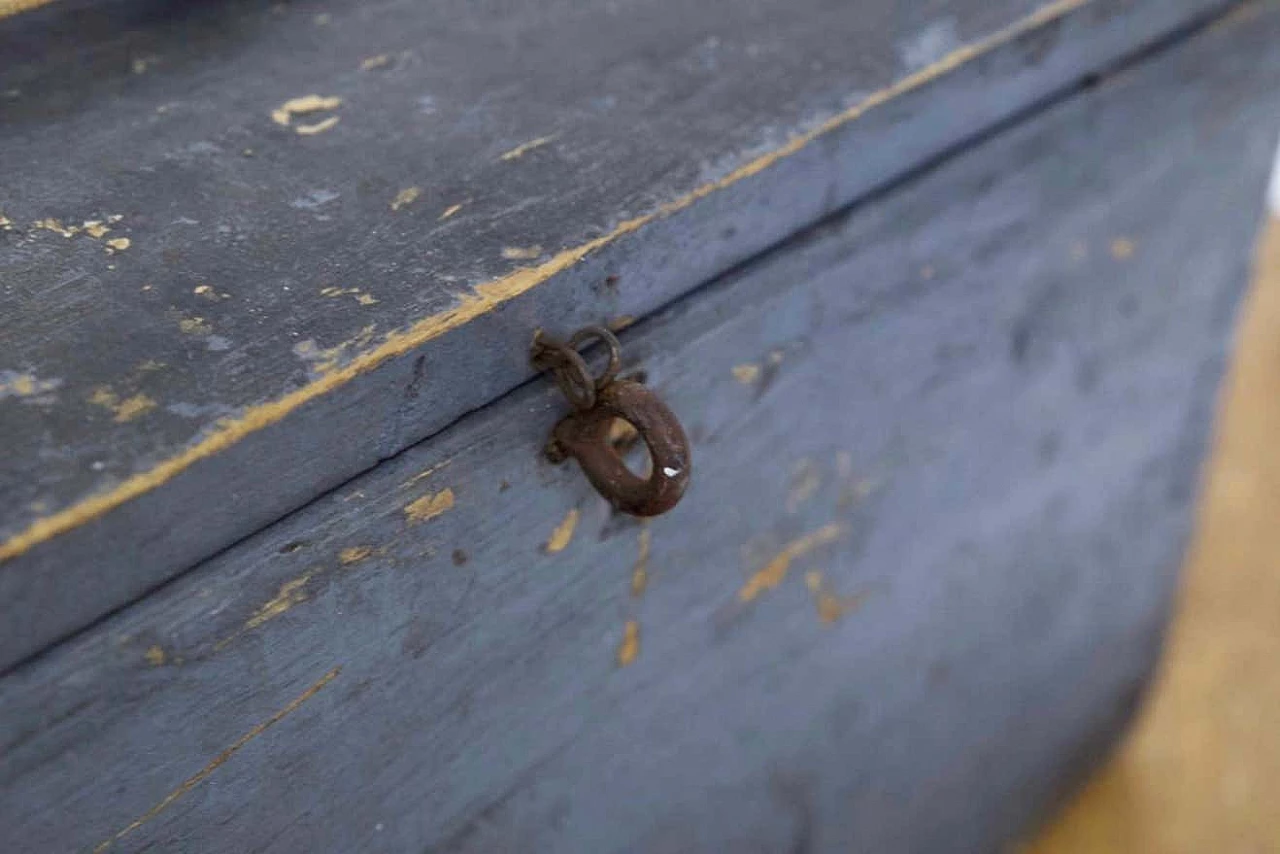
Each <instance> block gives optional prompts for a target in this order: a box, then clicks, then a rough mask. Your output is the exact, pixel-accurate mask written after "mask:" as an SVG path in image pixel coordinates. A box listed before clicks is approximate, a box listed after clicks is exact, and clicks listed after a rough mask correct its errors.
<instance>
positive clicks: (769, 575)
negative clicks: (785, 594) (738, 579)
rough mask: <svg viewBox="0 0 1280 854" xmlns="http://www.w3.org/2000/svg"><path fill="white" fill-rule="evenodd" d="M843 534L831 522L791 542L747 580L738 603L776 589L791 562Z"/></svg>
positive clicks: (837, 525)
mask: <svg viewBox="0 0 1280 854" xmlns="http://www.w3.org/2000/svg"><path fill="white" fill-rule="evenodd" d="M843 532H844V528H843V527H841V526H840V525H839V524H837V523H835V522H832V523H830V524H827V525H823V526H822V527H821V528H819V529H818V530H816V531H812V532H810V533H808V534H805V535H804V536H803V537H800V538H799V539H797V540H793V541H791V542H790V543H788V544H787V546H786V548H784V549H783V550H782V551H780V552H779V553H778V554H777V555H775V556H774V558H773V559H772V560H770V561H769V562H768V563H767V564H765V566H764V568H763V569H761V570H759V571H758V572H756V573H755V574H754V575H752V576H751V577H750V578H749V579H747V583H746V584H745V585H743V587H742V589H741V590H739V591H738V601H740V602H750V601H752V600H754V599H755V598H756V597H757V596H759V595H760V594H761V593H763V592H764V591H766V590H772V589H773V588H775V587H777V586H778V585H779V584H781V583H782V582H783V580H784V579H786V577H787V572H788V571H790V569H791V563H792V561H794V560H796V559H798V558H801V557H804V556H805V555H807V554H809V552H811V551H813V550H814V549H816V548H818V547H819V546H824V545H826V544H828V543H832V542H835V541H836V540H837V539H839V537H840V535H841V534H842V533H843Z"/></svg>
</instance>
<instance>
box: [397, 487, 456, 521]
mask: <svg viewBox="0 0 1280 854" xmlns="http://www.w3.org/2000/svg"><path fill="white" fill-rule="evenodd" d="M452 509H453V490H452V489H450V488H448V487H446V488H445V489H442V490H441V491H439V492H436V493H428V494H427V495H424V496H422V497H421V498H419V499H418V500H416V501H412V502H410V503H409V504H406V505H405V508H404V515H406V516H408V517H409V521H411V522H415V523H416V522H426V521H427V520H428V519H434V518H436V517H437V516H439V515H440V514H441V513H445V512H447V511H449V510H452Z"/></svg>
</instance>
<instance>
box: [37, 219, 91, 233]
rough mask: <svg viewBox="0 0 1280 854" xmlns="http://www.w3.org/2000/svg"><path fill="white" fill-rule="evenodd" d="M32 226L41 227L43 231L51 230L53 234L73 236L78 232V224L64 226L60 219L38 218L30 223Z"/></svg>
mask: <svg viewBox="0 0 1280 854" xmlns="http://www.w3.org/2000/svg"><path fill="white" fill-rule="evenodd" d="M31 227H32V228H38V229H43V230H44V231H52V232H53V233H54V234H61V235H62V236H63V237H75V236H76V235H77V234H79V232H80V228H79V227H78V226H74V225H72V226H65V225H63V224H62V221H61V220H57V219H53V218H51V217H50V218H48V219H38V220H36V221H35V222H33V223H31Z"/></svg>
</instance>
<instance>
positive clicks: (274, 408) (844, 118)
mask: <svg viewBox="0 0 1280 854" xmlns="http://www.w3.org/2000/svg"><path fill="white" fill-rule="evenodd" d="M1091 2H1094V0H1055V2H1052V3H1049V4H1047V5H1045V6H1043V7H1041V8H1040V9H1038V10H1037V11H1035V12H1033V13H1032V14H1030V15H1028V16H1027V17H1025V18H1022V19H1020V20H1018V21H1016V22H1014V23H1013V24H1011V25H1009V26H1007V27H1005V28H1003V29H1001V30H999V31H997V32H995V33H993V34H992V35H990V36H988V37H987V38H984V39H981V40H979V41H977V42H974V43H972V44H969V45H966V46H964V47H961V48H959V49H957V50H955V51H953V52H952V53H950V54H949V55H947V56H945V57H943V58H942V59H940V60H939V61H938V62H935V63H933V64H931V65H928V66H925V67H924V68H921V69H920V70H919V71H916V72H914V73H912V74H909V75H907V76H906V77H903V78H901V79H900V80H898V81H897V82H896V83H893V84H891V85H889V86H887V87H885V88H883V89H881V90H879V91H877V92H873V93H871V94H870V95H868V96H867V97H865V98H863V99H862V100H861V101H860V102H858V103H857V104H855V105H853V106H851V107H849V108H848V109H846V110H843V111H841V112H839V113H837V114H836V115H834V116H832V117H831V118H829V119H827V120H826V121H824V122H822V123H821V124H819V125H817V126H816V127H814V128H813V129H811V130H809V131H806V132H805V133H802V134H798V135H796V136H795V137H792V138H791V139H790V140H788V141H787V142H786V143H784V144H783V145H781V146H779V147H778V148H775V149H774V150H772V151H769V152H766V153H764V154H762V155H760V156H759V157H757V158H755V159H754V160H751V161H749V162H747V163H745V164H743V165H742V166H739V167H738V168H736V169H734V170H732V171H731V172H729V173H728V174H727V175H725V176H723V177H722V178H719V179H717V180H715V181H711V182H708V183H706V184H703V185H701V186H699V187H696V188H695V189H693V190H691V191H690V192H688V193H685V194H684V195H682V196H678V197H677V198H675V199H673V200H671V201H669V202H666V203H665V204H661V205H659V206H657V207H656V208H655V209H654V210H652V211H651V212H650V213H647V214H643V215H641V216H637V217H633V218H631V219H626V220H623V221H621V222H619V223H617V224H616V225H615V226H614V227H613V228H612V229H611V230H610V231H608V232H606V233H605V234H602V235H600V236H599V237H596V238H594V239H592V240H589V241H587V242H585V243H582V244H580V245H578V246H574V247H571V248H568V249H564V250H562V251H560V252H557V253H555V254H554V255H552V256H551V257H550V258H548V259H547V260H546V261H544V262H542V263H541V264H538V265H537V266H536V267H521V268H518V269H515V270H512V271H511V272H510V273H508V274H507V275H505V276H501V277H499V278H497V279H494V280H492V281H489V282H485V283H483V284H480V285H477V286H476V287H474V288H473V289H472V291H471V292H470V293H468V294H464V295H462V296H461V297H460V298H459V300H458V302H457V303H456V304H455V305H454V306H453V307H451V308H448V309H445V310H443V311H441V312H438V313H435V314H432V315H429V316H427V317H424V318H421V319H420V320H417V321H416V322H414V323H412V324H410V325H409V326H408V327H407V328H405V329H402V330H395V331H391V332H388V333H386V336H385V338H384V340H383V341H382V343H381V344H379V345H378V346H376V347H374V348H373V349H372V350H369V351H367V352H364V353H361V354H360V355H359V356H357V357H355V358H353V359H351V361H350V363H349V364H347V365H346V366H345V367H344V368H343V369H342V370H340V371H332V372H328V373H326V374H325V375H323V376H321V377H318V378H316V379H314V380H312V381H311V382H309V383H307V384H306V385H304V386H302V387H301V388H298V389H295V390H294V391H291V392H289V393H288V394H285V395H282V396H281V397H279V398H277V399H275V400H271V401H268V402H266V403H260V404H256V405H253V406H248V407H245V409H244V410H243V411H242V413H241V414H240V415H239V416H238V417H236V418H225V419H221V420H219V421H218V422H216V424H215V425H214V428H213V429H212V430H210V431H209V432H208V433H207V434H206V435H205V436H204V437H203V438H201V439H200V440H198V441H196V442H193V443H192V444H191V445H189V446H187V447H186V448H184V449H183V450H182V451H180V452H179V453H177V454H175V455H174V456H172V457H170V458H168V459H166V460H164V461H162V462H160V463H158V464H157V465H155V466H153V467H152V468H150V469H147V470H145V471H142V472H139V473H137V474H135V475H133V476H131V477H128V478H126V479H125V480H124V481H122V482H121V483H119V484H117V485H116V486H115V487H113V488H112V489H109V490H107V491H104V492H101V493H98V494H96V495H92V496H89V497H87V498H85V499H83V500H81V501H78V502H76V503H75V504H72V505H71V506H69V507H67V508H65V509H63V510H61V511H58V512H56V513H53V514H51V515H49V516H45V517H42V518H40V519H36V520H33V521H32V522H31V523H30V524H28V525H27V526H26V527H25V528H24V529H23V530H21V531H19V532H18V533H17V534H14V535H13V536H11V537H9V538H8V539H6V540H5V541H4V542H3V543H2V544H0V561H4V560H9V559H11V558H14V557H17V556H18V555H21V554H25V553H26V552H28V551H30V550H31V549H32V548H34V547H35V546H37V545H39V544H40V543H43V542H47V541H48V540H51V539H53V538H54V537H57V536H58V535H60V534H63V533H66V532H67V531H70V530H73V529H75V528H77V527H79V526H80V525H83V524H85V523H87V522H90V521H92V520H94V519H97V518H99V517H100V516H103V515H104V514H106V513H109V512H110V511H112V510H114V509H116V508H117V507H120V506H121V505H123V504H125V503H126V502H128V501H130V500H132V499H134V498H137V497H138V496H140V495H143V494H145V493H147V492H150V491H151V490H153V489H155V488H157V487H159V486H160V485H162V484H164V483H167V482H168V481H169V480H171V479H172V478H174V477H175V476H177V475H178V474H180V473H182V472H184V471H186V470H187V469H188V468H190V467H191V466H193V465H195V464H196V463H198V462H200V461H201V460H204V459H207V458H209V457H212V456H214V455H216V454H218V453H220V452H222V451H224V450H226V449H227V448H229V447H231V446H232V445H234V444H236V443H238V442H239V441H241V440H242V439H244V438H246V437H247V436H250V435H252V434H253V433H256V432H257V431H259V430H262V429H264V428H266V427H269V426H271V425H273V424H276V423H278V422H279V421H281V420H282V419H284V418H285V417H286V416H288V415H289V414H290V413H291V412H293V411H294V410H296V409H298V408H299V407H301V406H304V405H306V404H307V403H309V402H311V401H313V400H315V399H316V398H319V397H322V396H324V395H326V394H328V393H329V392H331V391H333V390H335V389H337V388H339V387H341V386H344V385H346V384H347V383H348V382H351V381H352V380H354V379H355V378H356V377H359V376H361V375H363V374H365V373H367V372H369V371H371V370H373V369H375V368H377V367H378V366H380V365H381V364H382V363H384V362H386V361H388V360H389V359H393V358H396V357H398V356H401V355H404V354H405V353H408V352H412V351H413V350H415V349H417V348H419V347H421V346H423V345H424V344H426V343H427V342H429V341H433V340H435V339H436V338H439V337H440V336H442V335H444V334H446V333H447V332H449V331H450V330H453V329H457V328H458V327H460V326H464V325H465V324H467V323H470V322H471V321H473V320H475V319H476V318H478V317H481V316H483V315H485V314H488V313H489V312H491V311H493V310H495V309H497V308H498V307H499V306H502V305H505V304H506V303H508V302H510V301H511V300H513V299H516V298H517V297H519V296H521V295H523V294H525V293H527V292H529V291H530V290H532V289H533V288H535V287H537V286H538V285H540V284H542V283H543V282H545V281H547V280H548V279H550V278H552V277H553V276H556V275H558V274H559V273H561V272H563V271H565V270H567V269H569V268H571V267H573V266H575V265H576V264H578V263H579V262H580V261H581V260H582V259H584V258H586V257H587V256H589V255H591V254H592V253H594V252H596V251H597V250H599V249H602V248H604V247H605V246H609V245H611V244H613V243H616V242H617V241H618V240H620V239H621V238H623V237H626V236H627V235H629V234H633V233H635V232H637V231H639V230H640V229H641V228H643V227H644V226H646V225H648V224H649V223H651V222H654V221H657V220H660V219H664V218H666V217H669V216H671V215H672V214H675V213H678V212H680V211H682V210H685V209H686V208H688V207H690V206H692V205H694V204H696V203H697V202H699V201H700V200H702V199H704V198H706V197H708V196H710V195H712V194H714V193H717V192H720V191H721V190H724V189H726V188H728V187H732V186H734V185H736V184H738V183H740V182H741V181H743V180H745V179H747V178H750V177H752V176H754V175H756V174H758V173H760V172H763V171H764V170H765V169H768V168H769V167H771V166H772V165H774V164H775V163H778V162H779V161H782V160H784V159H786V158H788V157H791V156H792V155H794V154H796V153H797V152H799V151H801V150H803V149H805V148H807V147H808V146H809V145H810V144H812V143H813V142H814V141H815V140H818V139H820V138H822V137H824V136H826V135H827V134H829V133H831V132H832V131H834V130H836V129H838V128H841V127H843V126H844V125H846V124H849V123H850V122H852V121H855V120H856V119H858V118H860V117H862V116H863V115H865V114H866V113H868V112H870V111H871V110H874V109H876V108H878V107H881V106H883V105H885V104H887V103H889V102H890V101H893V100H894V99H896V98H899V97H901V96H903V95H905V94H907V93H909V92H912V91H915V90H916V89H919V88H921V87H923V86H925V85H927V84H928V83H930V82H932V81H934V80H936V79H938V78H939V77H941V76H943V75H945V74H948V73H950V72H952V71H954V70H956V69H958V68H960V67H962V66H964V65H965V64H967V63H969V62H972V61H973V60H975V59H977V58H979V57H981V56H984V55H985V54H987V53H989V52H991V51H992V50H994V49H996V48H998V47H1001V46H1003V45H1005V44H1008V43H1009V42H1011V41H1013V40H1015V39H1017V38H1020V37H1021V36H1023V35H1025V34H1027V33H1030V32H1034V31H1035V30H1037V29H1039V28H1040V27H1042V26H1046V25H1048V24H1050V23H1052V22H1054V21H1055V20H1057V19H1059V18H1062V17H1063V16H1065V15H1067V14H1068V13H1070V12H1072V11H1074V10H1076V9H1079V8H1082V7H1084V6H1087V5H1088V4H1089V3H1091ZM316 97H318V96H316ZM285 115H286V117H287V115H288V113H286V114H285ZM273 118H274V116H273Z"/></svg>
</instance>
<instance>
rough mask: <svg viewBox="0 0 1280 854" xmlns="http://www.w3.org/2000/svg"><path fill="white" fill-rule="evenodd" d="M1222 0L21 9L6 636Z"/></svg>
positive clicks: (6, 118)
mask: <svg viewBox="0 0 1280 854" xmlns="http://www.w3.org/2000/svg"><path fill="white" fill-rule="evenodd" d="M1222 5H1223V4H1222V3H1221V2H1217V0H1162V2H1159V3H1155V2H1145V3H1132V2H1121V0H1093V2H1087V0H1054V2H1047V3H1043V4H1034V3H1030V2H1027V0H1000V2H989V0H983V2H977V0H965V2H962V3H956V4H954V5H953V6H951V7H949V8H948V9H947V11H946V12H945V13H944V14H940V13H939V12H938V10H937V9H936V8H935V7H933V6H929V5H924V6H919V5H907V6H904V5H903V4H898V3H892V2H889V0H879V2H878V3H876V4H872V5H868V4H857V5H850V4H835V5H833V4H830V3H827V2H824V0H802V2H799V3H796V2H792V0H785V2H784V0H769V2H765V3H751V4H743V3H738V2H732V1H731V0H718V2H710V3H699V4H692V5H691V4H688V3H683V2H678V0H648V2H639V0H631V2H621V3H620V2H612V1H611V2H604V0H597V1H596V2H591V3H585V4H584V3H573V4H569V3H563V2H559V1H558V0H544V2H542V3H539V4H528V3H526V4H517V6H516V7H514V8H515V11H514V12H513V8H512V7H511V4H507V3H470V2H468V3H460V2H451V3H416V4H406V3H401V2H393V0H375V2H369V3H362V4H360V5H359V6H352V5H350V4H348V3H342V2H339V0H324V2H320V3H312V4H308V5H306V6H305V7H303V6H297V5H282V4H276V3H268V2H266V0H240V2H232V3H198V4H176V5H175V4H170V3H162V2H158V0H115V2H110V3H87V2H67V3H64V4H53V5H51V6H49V7H47V8H44V9H38V10H34V11H32V12H30V13H28V14H25V15H22V16H18V17H14V18H11V19H5V20H4V21H3V22H0V55H3V56H5V58H6V61H5V65H4V67H3V68H2V69H0V93H3V97H2V98H0V172H2V173H3V174H5V175H11V176H21V179H20V180H17V181H13V182H10V183H9V184H8V185H7V186H6V187H5V195H4V198H3V200H0V201H2V203H3V209H2V214H3V216H4V217H5V218H6V221H7V230H4V231H0V279H2V280H3V282H4V287H3V289H0V339H3V340H5V341H6V342H10V343H9V346H8V347H7V348H6V351H5V353H4V359H3V362H4V363H3V364H0V382H3V383H4V384H5V385H4V386H3V388H4V390H5V391H4V397H3V399H0V434H2V435H4V436H5V438H6V441H7V442H8V443H9V447H10V448H11V451H10V452H9V453H7V454H5V455H4V456H3V457H2V458H0V489H2V490H3V492H2V495H0V497H3V501H0V533H2V535H3V536H4V540H3V542H2V543H0V668H4V667H7V666H11V665H12V664H14V662H16V661H18V660H20V659H21V658H22V657H23V656H25V655H29V654H31V653H34V652H35V651H36V650H38V649H40V648H42V647H43V646H44V645H46V644H47V643H49V642H50V641H52V640H53V639H55V638H57V637H61V636H64V635H66V634H67V633H68V632H71V631H74V630H75V629H77V628H79V627H81V626H83V625H85V624H86V623H87V622H88V621H90V620H92V619H95V618H96V617H98V616H100V615H102V614H103V613H106V612H108V611H110V610H111V609H113V608H116V607H120V606H122V605H123V604H125V603H127V602H129V601H132V600H133V599H135V598H136V597H137V596H139V595H141V594H142V593H144V592H145V591H147V590H150V589H152V588H153V587H154V586H155V585H157V584H159V583H161V582H162V581H164V580H165V579H167V578H170V577H172V576H173V575H175V574H176V573H179V572H182V571H184V570H186V569H188V568H189V567H190V566H192V565H193V564H194V563H195V562H196V561H198V560H199V559H201V558H203V557H205V556H207V555H209V554H211V553H213V552H215V551H217V550H218V549H220V548H223V547H225V546H227V545H228V544H229V543H231V542H234V541H235V540H237V539H239V538H241V537H243V536H245V535H247V534H249V533H251V532H252V531H254V530H257V529H258V528H260V527H261V526H263V525H265V524H267V523H269V522H270V521H272V520H274V519H277V518H279V517H280V516H281V515H282V514H284V513H286V512H288V511H289V510H291V509H294V508H296V507H298V506H301V505H302V504H304V503H306V502H307V501H309V500H311V499H312V498H314V497H315V496H316V495H318V494H321V493H322V492H323V491H324V490H326V489H329V488H332V487H334V486H336V485H337V484H339V483H342V482H344V481H346V480H347V479H349V478H351V477H353V476H355V475H356V474H358V473H359V472H361V471H363V470H366V469H368V468H369V467H371V466H373V465H375V464H376V463H377V462H378V461H379V460H381V459H385V458H386V457H388V456H390V455H391V454H394V453H396V452H398V451H399V450H401V449H403V448H404V447H406V446H408V445H409V444H411V443H413V442H415V441H418V440H420V439H422V438H424V437H426V436H428V435H431V434H433V433H435V432H436V431H438V430H440V429H441V428H442V427H444V426H445V425H447V424H449V423H451V422H452V421H454V420H455V419H456V418H457V417H458V416H459V415H461V414H462V413H464V412H467V411H469V410H471V409H474V408H476V407H478V406H481V405H484V404H485V403H487V402H489V401H491V400H493V399H494V398H495V397H496V396H497V395H500V394H502V393H504V392H506V391H508V390H510V389H511V388H513V387H514V386H515V385H517V384H518V383H520V382H523V381H525V380H527V379H528V377H529V368H528V365H527V360H526V348H527V344H528V341H529V340H530V337H531V336H532V334H533V331H534V330H535V328H537V327H538V326H540V325H548V324H553V325H556V326H561V327H563V328H564V329H569V328H573V327H575V326H578V325H581V324H582V323H584V322H588V321H590V322H598V321H601V320H606V321H607V320H611V319H614V318H616V317H620V316H629V317H641V316H645V315H646V314H649V313H651V312H652V311H654V310H655V309H656V308H658V307H659V306H661V305H663V304H665V303H666V302H668V301H670V300H671V299H672V298H674V297H676V296H677V295H679V294H681V293H684V292H686V291H688V290H689V289H690V288H692V287H694V286H696V285H697V284H699V283H701V282H704V281H706V280H707V279H709V278H710V277H712V276H714V275H716V274H718V273H720V272H722V271H724V270H725V269H727V268H729V267H731V266H732V265H734V264H736V263H739V262H741V261H742V260H744V259H746V258H748V257H750V256H752V255H753V254H755V253H757V252H760V251H762V250H763V249H765V248H767V247H768V246H770V245H772V244H773V243H775V242H776V241H778V240H781V239H784V238H786V237H788V236H789V235H791V234H793V233H794V232H795V231H796V229H798V228H800V227H802V226H803V225H805V224H807V223H811V222H813V221H814V220H816V219H818V218H820V217H821V216H823V215H826V214H829V213H831V212H832V211H834V210H836V209H838V208H839V207H841V206H842V205H845V204H847V203H849V202H850V201H852V200H853V199H855V198H857V197H859V196H861V195H863V194H865V193H866V192H868V191H869V190H870V189H872V188H874V187H877V186H880V185H882V184H884V183H885V182H887V181H890V180H892V178H893V177H894V176H895V175H899V174H901V173H903V172H904V171H905V170H908V169H910V168H912V167H915V166H918V165H919V164H920V163H921V162H923V161H925V160H927V159H928V158H930V157H933V156H936V155H937V154H939V153H940V152H942V151H944V150H946V149H947V148H948V147H950V146H953V145H956V144H958V143H960V142H961V141H963V140H964V139H966V138H968V137H970V136H971V135H973V134H975V133H978V132H981V131H982V130H984V129H987V128H989V127H990V126H991V125H992V124H993V123H995V122H998V121H1000V120H1003V119H1006V118H1008V117H1009V116H1010V115H1013V114H1015V113H1016V112H1017V111H1018V110H1020V109H1024V108H1026V107H1027V106H1028V105H1029V104H1032V103H1034V102H1036V101H1037V100H1038V99H1040V98H1043V97H1045V96H1046V95H1048V94H1050V93H1052V92H1054V91H1055V90H1057V89H1059V88H1061V87H1063V86H1067V85H1070V84H1071V83H1073V82H1074V81H1077V80H1079V79H1080V78H1081V77H1083V76H1085V75H1087V74H1090V73H1092V72H1095V71H1097V70H1099V69H1100V68H1102V67H1104V66H1105V65H1107V64H1108V63H1110V62H1113V61H1114V60H1116V59H1117V58H1118V57H1120V56H1122V55H1125V54H1127V53H1129V52H1131V51H1134V50H1137V49H1139V48H1140V47H1142V46H1144V45H1146V44H1148V43H1150V42H1151V41H1152V40H1154V39H1157V38H1160V37H1162V36H1164V35H1166V34H1168V33H1169V32H1171V31H1173V30H1175V29H1177V28H1179V27H1181V26H1184V25H1187V24H1188V23H1189V22H1191V21H1193V20H1196V19H1197V18H1198V16H1201V15H1203V14H1206V13H1208V12H1210V11H1212V10H1214V9H1217V8H1220V7H1221V6H1222ZM565 57H574V61H573V62H570V63H566V62H565ZM334 120H337V121H336V122H335V121H334ZM69 140H75V144H74V145H72V144H69V143H68V141H69ZM534 143H538V144H537V145H535V144H534ZM69 591H71V592H69ZM81 591H83V592H81Z"/></svg>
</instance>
